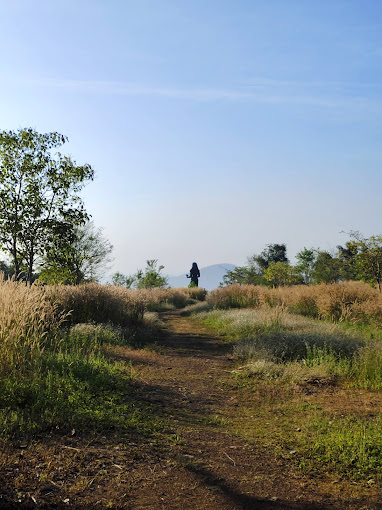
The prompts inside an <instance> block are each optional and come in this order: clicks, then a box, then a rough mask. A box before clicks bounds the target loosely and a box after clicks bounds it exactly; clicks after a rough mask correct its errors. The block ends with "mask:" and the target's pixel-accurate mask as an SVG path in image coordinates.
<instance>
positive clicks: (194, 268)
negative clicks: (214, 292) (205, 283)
mask: <svg viewBox="0 0 382 510" xmlns="http://www.w3.org/2000/svg"><path fill="white" fill-rule="evenodd" d="M199 277H200V271H199V268H198V266H197V264H196V263H195V262H194V263H193V264H192V268H191V269H190V278H191V281H192V282H193V283H195V285H196V286H198V278H199Z"/></svg>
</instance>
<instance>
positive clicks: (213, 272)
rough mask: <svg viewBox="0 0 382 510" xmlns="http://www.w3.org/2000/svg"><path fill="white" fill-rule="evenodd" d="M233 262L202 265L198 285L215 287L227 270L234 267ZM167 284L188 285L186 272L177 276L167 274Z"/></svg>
mask: <svg viewBox="0 0 382 510" xmlns="http://www.w3.org/2000/svg"><path fill="white" fill-rule="evenodd" d="M235 267H237V266H235V265H234V264H214V265H213V266H207V267H202V268H199V269H200V278H199V287H204V288H205V289H207V290H213V289H216V287H219V284H220V283H221V282H222V281H223V276H224V275H225V274H226V272H227V271H231V270H232V269H235ZM167 280H168V284H169V286H170V287H188V285H189V283H190V279H189V278H187V277H186V273H184V274H181V275H179V276H168V277H167Z"/></svg>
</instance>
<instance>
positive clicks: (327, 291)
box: [208, 282, 382, 326]
mask: <svg viewBox="0 0 382 510" xmlns="http://www.w3.org/2000/svg"><path fill="white" fill-rule="evenodd" d="M208 302H209V303H210V304H211V305H212V306H214V307H215V308H218V309H228V308H259V307H262V306H264V305H268V306H271V307H275V306H282V307H284V308H286V309H287V310H289V311H290V312H292V313H297V314H300V315H304V316H307V317H312V318H321V319H325V320H331V321H333V322H341V321H348V322H351V323H360V322H362V323H363V324H372V325H376V326H381V325H382V295H381V294H380V293H379V292H378V291H377V290H376V289H373V288H372V287H370V286H369V285H367V284H366V283H362V282H344V283H335V284H319V285H310V286H307V285H296V286H291V287H278V288H275V289H269V288H267V287H263V286H253V285H242V286H241V285H230V286H227V287H222V288H219V289H216V290H214V291H212V292H211V293H210V294H209V296H208Z"/></svg>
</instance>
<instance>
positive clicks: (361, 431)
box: [297, 414, 382, 483]
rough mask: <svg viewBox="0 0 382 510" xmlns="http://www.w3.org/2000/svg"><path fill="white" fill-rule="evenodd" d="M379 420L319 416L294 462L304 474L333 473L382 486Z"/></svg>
mask: <svg viewBox="0 0 382 510" xmlns="http://www.w3.org/2000/svg"><path fill="white" fill-rule="evenodd" d="M381 430H382V416H381V414H379V415H378V416H376V417H364V418H361V417H357V416H347V417H343V418H342V417H341V418H336V417H335V418H332V419H329V418H328V417H325V416H321V417H320V418H319V419H317V418H316V419H314V420H312V421H311V422H310V423H309V424H308V427H307V430H306V433H305V434H303V436H302V437H301V440H300V448H301V450H299V451H298V455H297V462H298V465H299V467H300V468H301V469H303V470H304V471H307V472H317V471H318V472H320V471H324V470H325V471H333V472H336V473H339V474H341V475H344V476H348V477H350V478H353V479H367V478H372V479H373V480H374V481H375V482H378V483H381V482H382V436H381Z"/></svg>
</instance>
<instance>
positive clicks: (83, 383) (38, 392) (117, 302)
mask: <svg viewBox="0 0 382 510" xmlns="http://www.w3.org/2000/svg"><path fill="white" fill-rule="evenodd" d="M146 305H147V301H146V300H145V299H144V298H143V297H142V296H141V295H140V294H139V293H136V292H134V291H128V290H126V289H121V288H118V287H112V286H101V285H97V284H89V285H83V286H78V287H64V286H60V287H58V286H57V287H43V286H38V285H32V286H28V287H27V286H25V284H23V283H19V282H15V281H12V280H7V281H4V280H3V279H1V280H0V432H1V433H2V434H3V435H7V434H21V435H23V434H26V433H27V434H29V433H34V432H38V431H41V430H45V429H50V428H56V427H59V428H63V429H65V430H66V429H70V428H76V427H82V428H88V429H89V428H91V429H100V428H105V427H106V428H113V427H117V426H118V428H120V429H122V430H123V429H126V428H131V427H133V428H138V429H139V430H140V431H145V430H146V431H147V430H149V429H150V430H154V429H155V428H157V427H160V426H161V425H160V420H158V419H157V418H156V417H155V415H154V414H153V413H151V412H150V411H149V409H148V405H147V404H145V403H142V404H141V405H138V406H137V401H136V399H135V398H134V394H133V392H132V387H131V384H130V381H131V378H132V372H131V371H129V370H128V369H126V365H125V364H123V365H122V364H119V363H118V362H116V361H113V360H112V359H111V358H109V357H107V356H106V355H105V352H104V348H103V346H104V345H105V344H112V345H124V344H129V345H131V346H135V345H137V344H139V343H140V342H139V340H140V339H141V338H144V339H145V341H147V337H148V336H149V335H150V332H151V330H152V328H153V325H152V324H153V323H152V321H151V322H150V325H149V327H147V326H146V321H145V319H144V310H145V308H146ZM64 326H65V327H64Z"/></svg>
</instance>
